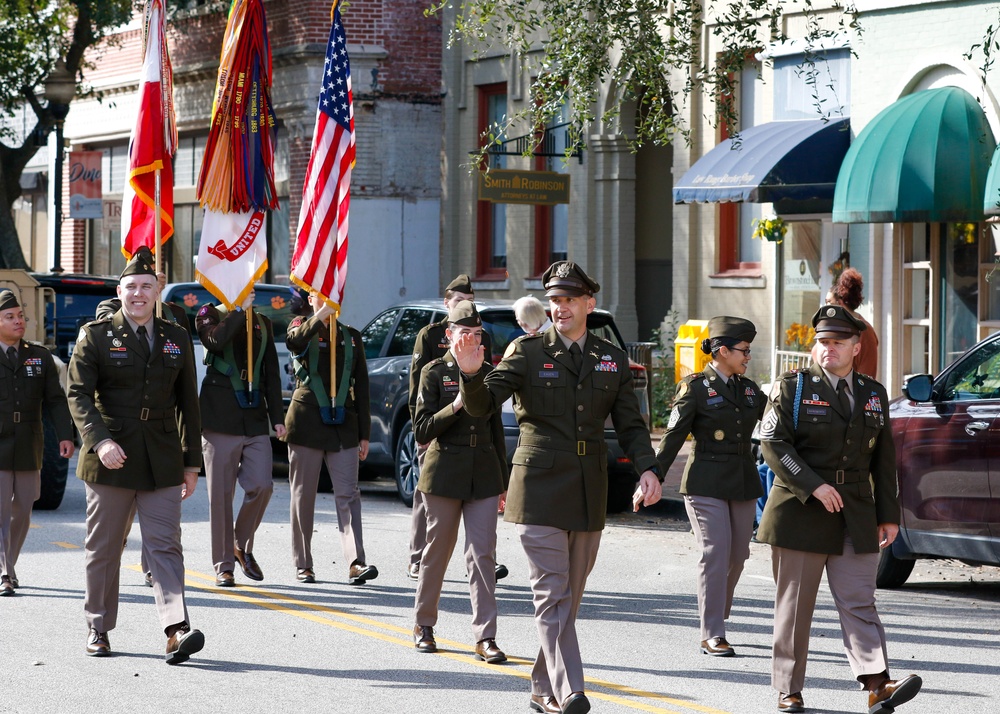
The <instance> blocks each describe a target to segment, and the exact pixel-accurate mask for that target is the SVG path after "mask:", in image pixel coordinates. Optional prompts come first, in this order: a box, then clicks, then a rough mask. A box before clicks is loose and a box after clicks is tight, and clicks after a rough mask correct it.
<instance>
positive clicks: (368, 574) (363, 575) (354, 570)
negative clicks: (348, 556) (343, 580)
mask: <svg viewBox="0 0 1000 714" xmlns="http://www.w3.org/2000/svg"><path fill="white" fill-rule="evenodd" d="M377 577H378V568H376V567H375V566H374V565H365V564H364V563H354V564H352V565H351V569H350V571H348V573H347V583H348V584H349V585H362V584H364V583H366V582H368V581H369V580H374V579H375V578H377Z"/></svg>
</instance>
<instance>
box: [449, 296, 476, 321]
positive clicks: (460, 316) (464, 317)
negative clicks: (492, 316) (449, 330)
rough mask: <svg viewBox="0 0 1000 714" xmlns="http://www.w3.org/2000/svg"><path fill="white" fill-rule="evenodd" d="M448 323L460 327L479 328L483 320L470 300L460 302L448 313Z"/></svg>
mask: <svg viewBox="0 0 1000 714" xmlns="http://www.w3.org/2000/svg"><path fill="white" fill-rule="evenodd" d="M448 322H449V323H450V324H452V325H461V326H462V327H479V326H480V325H482V324H483V318H481V317H480V316H479V310H477V309H476V303H474V302H472V301H470V300H462V301H461V302H460V303H458V304H457V305H455V307H453V308H452V309H451V310H449V311H448Z"/></svg>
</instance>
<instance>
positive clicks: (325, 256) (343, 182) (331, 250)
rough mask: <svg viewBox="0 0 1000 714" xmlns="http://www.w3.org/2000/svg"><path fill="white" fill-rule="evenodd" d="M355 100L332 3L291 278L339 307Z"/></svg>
mask: <svg viewBox="0 0 1000 714" xmlns="http://www.w3.org/2000/svg"><path fill="white" fill-rule="evenodd" d="M354 157H355V147H354V102H353V96H352V94H351V66H350V63H349V61H348V59H347V38H346V37H345V35H344V26H343V24H342V23H341V20H340V3H339V2H337V3H335V4H334V8H333V26H332V27H331V28H330V42H329V45H328V46H327V48H326V64H325V65H324V68H323V86H322V87H321V88H320V93H319V106H318V108H317V111H316V132H315V134H314V135H313V143H312V155H311V156H310V158H309V166H308V167H307V168H306V180H305V186H303V188H302V209H301V212H300V213H299V229H298V234H297V237H296V240H295V253H294V255H293V256H292V269H291V279H292V281H293V282H295V283H297V284H298V285H301V286H302V287H304V288H306V289H307V290H315V291H316V292H318V293H319V294H320V295H322V296H323V297H324V298H326V299H327V300H328V301H329V302H332V303H334V305H335V306H336V307H337V308H339V307H340V303H341V300H343V297H344V283H345V280H346V278H347V213H348V208H349V207H350V203H351V169H352V168H353V167H354Z"/></svg>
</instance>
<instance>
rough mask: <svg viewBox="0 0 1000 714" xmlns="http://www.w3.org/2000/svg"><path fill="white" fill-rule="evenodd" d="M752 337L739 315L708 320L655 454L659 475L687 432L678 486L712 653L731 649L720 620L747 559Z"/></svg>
mask: <svg viewBox="0 0 1000 714" xmlns="http://www.w3.org/2000/svg"><path fill="white" fill-rule="evenodd" d="M756 335H757V329H756V328H755V327H754V324H753V323H752V322H750V321H749V320H744V319H743V318H740V317H729V316H725V315H723V316H720V317H713V318H712V319H711V320H709V321H708V338H707V339H705V340H704V341H703V342H702V345H701V349H702V351H704V352H705V354H710V355H712V361H711V363H710V364H708V365H706V366H705V369H704V371H702V372H697V373H695V374H691V375H688V376H687V377H684V378H683V379H682V380H681V381H680V383H679V384H678V385H677V395H676V397H675V398H674V404H673V409H672V410H671V412H670V419H669V421H668V422H667V431H666V433H665V434H664V435H663V439H662V440H661V441H660V447H659V449H658V450H657V455H656V456H657V459H658V460H659V463H660V470H661V471H662V472H663V473H666V472H667V469H669V468H670V465H671V464H672V463H673V462H674V459H675V458H677V453H678V452H679V451H680V449H681V446H682V445H683V444H684V441H685V439H687V437H688V435H689V434H690V435H692V436H693V437H694V446H693V447H692V448H691V454H690V456H689V457H688V461H687V465H686V466H685V467H684V477H683V479H682V480H681V489H680V490H681V493H682V494H684V506H685V508H686V509H687V512H688V518H689V520H690V521H691V527H692V529H693V531H694V535H695V538H696V539H697V540H698V542H699V545H701V549H702V558H701V561H700V562H699V563H698V612H699V615H700V618H701V651H702V653H704V654H707V655H712V656H714V657H731V656H733V655H734V654H736V653H735V651H734V650H733V648H732V646H731V645H730V644H729V642H728V640H727V639H726V620H727V619H729V613H730V610H731V609H732V606H733V593H734V592H735V590H736V584H737V583H738V582H739V579H740V574H741V573H742V572H743V564H744V562H745V561H746V559H747V558H749V557H750V537H751V535H752V534H753V521H754V515H755V514H756V506H757V503H756V500H757V498H758V497H759V496H760V494H761V486H760V479H759V478H758V475H757V467H756V464H755V459H754V456H753V454H752V453H751V452H750V435H751V433H752V432H753V428H754V425H755V424H756V423H757V421H758V420H759V419H760V417H761V416H762V415H763V413H764V404H765V401H764V397H763V395H761V393H760V387H758V386H757V384H756V383H755V382H754V381H753V380H752V379H748V378H747V377H746V371H747V366H748V365H749V363H750V343H751V342H753V338H754V337H755V336H756Z"/></svg>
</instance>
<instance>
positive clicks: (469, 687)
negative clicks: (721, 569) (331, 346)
mask: <svg viewBox="0 0 1000 714" xmlns="http://www.w3.org/2000/svg"><path fill="white" fill-rule="evenodd" d="M362 488H363V491H364V505H363V509H364V532H365V545H366V549H367V551H368V560H369V562H370V563H373V564H375V565H377V566H378V568H379V570H380V571H381V574H380V576H379V578H378V579H377V580H375V581H373V582H371V583H369V584H367V585H363V586H350V585H348V584H347V582H346V579H347V563H345V562H343V560H342V557H341V552H340V542H339V536H338V533H337V526H336V516H335V511H334V506H333V496H332V494H321V495H320V497H319V501H318V505H317V519H316V520H317V525H316V533H315V535H314V553H315V555H316V571H317V577H318V578H319V582H318V583H317V584H315V585H302V584H300V583H298V582H296V580H295V577H294V576H295V570H294V568H293V567H292V563H291V545H290V536H289V527H288V482H287V480H284V479H278V480H276V481H275V492H274V497H273V499H272V501H271V505H270V507H269V509H268V513H267V516H266V519H265V522H264V524H263V525H262V527H261V529H260V531H259V532H258V536H257V543H256V546H255V549H254V550H255V555H256V556H257V559H258V561H259V562H260V564H261V566H262V568H263V570H264V574H265V578H266V579H265V581H264V582H262V583H259V584H258V583H251V581H248V580H247V579H246V578H245V577H243V575H242V573H240V572H239V571H238V570H237V575H236V579H237V582H238V583H239V586H238V587H236V588H234V589H220V588H216V587H215V584H214V574H213V570H212V563H211V558H210V555H209V554H210V544H209V531H208V522H207V521H208V510H207V509H208V501H207V496H206V491H205V488H204V480H202V482H201V483H200V484H199V487H198V491H197V493H196V494H195V495H194V496H193V497H192V498H191V499H190V500H188V501H187V502H185V505H184V549H185V562H186V567H187V593H188V607H189V610H190V615H191V621H192V624H193V625H194V626H195V627H197V628H200V629H201V630H203V631H204V632H205V635H206V639H207V642H206V646H205V649H204V651H203V652H201V653H200V654H199V655H197V656H195V657H194V658H193V659H192V660H191V661H190V662H188V663H186V664H183V665H180V666H176V667H170V666H167V665H166V664H165V663H164V661H163V648H164V645H165V637H164V636H163V634H162V631H161V630H160V628H159V626H158V623H157V620H156V613H155V610H154V607H153V602H152V591H151V590H150V589H148V588H146V587H145V586H144V585H143V582H142V574H141V572H140V569H139V566H138V565H137V563H138V559H139V534H138V532H137V531H138V529H136V532H134V533H133V534H132V537H131V538H130V541H129V545H128V548H127V550H126V553H125V558H124V561H123V568H122V574H121V611H120V615H119V626H118V628H117V629H115V630H113V631H112V632H111V633H110V639H111V646H112V649H113V650H114V656H113V657H111V658H107V659H94V658H90V657H87V656H85V655H84V646H85V643H86V634H87V631H86V624H85V621H84V618H83V610H82V608H83V584H84V575H83V550H82V546H83V542H84V534H85V527H84V514H85V502H84V489H83V486H82V484H81V483H80V482H79V481H77V480H76V479H75V478H73V477H72V474H71V477H70V484H69V488H68V491H67V494H66V499H65V501H64V503H63V506H62V507H61V508H60V509H59V510H58V511H54V512H41V513H36V514H35V519H34V527H33V528H32V530H31V532H30V534H29V536H28V541H27V543H26V545H25V549H24V552H23V553H22V556H21V559H20V562H19V563H18V575H19V577H20V581H21V588H20V590H18V594H17V595H16V596H15V597H11V598H2V599H0V662H2V663H3V665H2V667H0V711H2V712H31V713H34V712H83V711H100V712H153V711H155V712H240V713H241V714H248V713H251V712H271V711H275V710H277V711H290V712H297V711H316V712H414V713H417V714H420V713H423V712H445V713H450V712H472V711H475V712H527V711H528V707H527V703H528V694H529V692H530V689H529V687H530V683H529V681H528V674H529V672H530V663H531V661H532V659H533V657H534V654H535V652H536V651H537V637H536V632H535V628H534V622H533V619H532V605H531V595H530V590H529V588H528V582H527V577H526V571H527V568H526V563H525V558H524V555H523V553H522V551H521V548H520V546H519V544H518V542H517V538H516V534H515V532H514V528H513V526H511V525H510V524H507V523H501V524H500V526H499V546H498V553H499V560H500V561H501V562H503V563H505V564H506V565H507V566H508V567H509V569H510V571H511V574H510V576H509V577H508V578H507V579H505V580H503V581H501V582H500V584H499V586H498V588H497V594H498V598H499V601H500V623H499V635H498V640H497V641H498V644H499V645H500V647H501V648H502V649H504V650H505V651H506V652H507V654H508V656H509V657H510V658H511V659H510V662H509V663H507V664H505V665H499V666H497V665H487V664H485V663H483V662H479V661H477V660H475V659H474V658H473V657H472V654H471V653H472V648H473V646H474V642H472V641H471V628H470V625H469V620H470V617H469V603H468V590H467V586H466V582H465V578H464V573H463V567H462V560H461V557H460V554H456V555H455V556H454V557H453V560H452V566H451V568H450V569H449V571H448V578H447V581H446V583H445V590H444V593H443V596H442V601H441V617H440V621H439V623H438V626H437V628H436V634H437V636H438V644H439V647H440V648H441V652H439V653H438V654H434V655H429V654H421V653H418V652H416V651H415V650H414V648H413V644H412V639H411V636H410V631H411V628H412V625H413V619H412V618H413V616H412V608H413V591H414V582H413V581H411V580H409V579H407V578H406V576H405V567H406V563H407V540H408V535H407V534H408V529H409V510H408V509H407V508H405V507H404V506H403V505H402V504H401V503H400V502H399V500H398V499H397V498H396V495H395V490H394V487H392V486H391V484H390V482H388V481H378V482H371V483H363V484H362ZM237 498H238V499H239V498H241V494H240V493H239V492H238V496H237ZM460 544H461V540H460ZM697 559H698V553H697V552H696V550H695V547H694V542H693V538H692V536H691V535H690V534H689V530H688V524H687V520H686V517H685V516H684V512H683V508H682V507H681V506H680V504H679V503H678V502H677V501H668V502H666V503H664V504H663V505H660V506H657V507H655V508H653V509H649V510H647V511H645V512H644V513H642V514H641V515H631V514H622V515H616V516H613V517H611V518H610V519H609V523H608V527H607V529H606V530H605V532H604V537H603V541H602V545H601V553H600V556H599V558H598V561H597V566H596V568H595V570H594V572H593V574H592V575H591V578H590V582H589V587H588V591H587V595H586V597H585V598H584V601H583V606H582V608H581V610H580V616H579V621H578V630H579V636H580V641H581V648H582V652H583V658H584V662H585V669H586V674H587V676H588V683H587V687H588V695H589V696H590V699H591V702H592V703H593V706H594V711H596V712H607V713H608V714H621V713H624V712H635V711H643V712H670V713H675V714H690V713H691V712H700V713H702V714H723V713H726V712H729V713H733V714H738V713H744V712H774V711H776V694H775V693H774V692H773V691H772V690H771V689H770V686H769V685H770V639H771V618H772V611H773V601H772V597H773V586H772V582H771V577H770V555H769V552H768V547H767V546H765V545H758V544H754V545H753V547H752V555H751V559H750V561H749V562H748V563H747V569H746V571H745V573H744V576H743V580H742V582H741V584H740V587H739V589H738V591H737V600H736V605H735V608H734V610H735V611H734V614H733V617H732V619H731V621H730V628H729V633H728V634H729V640H730V642H732V643H733V645H734V647H735V648H736V650H737V653H738V656H737V657H735V658H729V659H715V658H710V657H707V656H705V655H702V654H700V652H699V649H698V643H699V639H700V637H699V634H698V628H697V603H696V601H695V595H694V593H695V566H696V562H697ZM878 597H879V610H880V612H881V615H882V618H883V621H884V622H885V625H886V629H887V631H888V636H889V655H890V659H891V661H892V662H893V664H894V669H893V670H892V674H894V675H897V676H901V675H904V674H907V673H910V672H914V673H918V674H920V675H921V676H922V677H923V678H924V689H923V691H922V692H921V694H920V695H919V696H918V697H917V698H916V699H915V700H914V701H913V702H911V703H910V704H907V705H905V706H903V707H900V709H899V710H898V711H900V712H903V713H904V714H911V713H912V714H918V713H920V712H924V713H934V714H937V713H939V712H959V711H961V712H983V713H984V714H985V713H989V712H997V711H1000V697H998V696H997V695H996V690H997V685H996V682H997V680H996V679H994V677H996V676H997V675H998V674H1000V658H998V657H997V652H998V651H1000V648H998V645H1000V634H998V629H1000V628H998V621H1000V617H998V607H997V605H998V602H1000V571H998V570H996V569H990V568H975V567H969V566H966V565H963V564H960V563H954V562H945V563H918V565H917V569H916V571H915V573H914V575H913V576H912V577H911V579H910V582H909V583H908V584H907V586H906V587H904V588H903V589H901V590H897V591H880V592H879V596H878ZM804 696H805V703H806V706H807V708H808V711H810V712H827V713H831V714H841V713H848V712H866V711H867V699H866V696H865V695H864V694H862V693H861V692H859V691H858V690H857V688H856V685H855V684H854V682H853V679H852V677H851V673H850V669H849V667H848V665H847V661H846V658H845V656H844V654H843V650H842V644H841V640H840V631H839V627H838V626H837V620H836V612H835V610H834V608H833V605H832V601H831V598H830V596H829V594H828V593H827V592H823V591H821V594H820V604H819V607H818V611H817V616H816V620H815V622H814V625H813V638H812V649H811V652H810V663H809V670H808V674H807V683H806V689H805V690H804Z"/></svg>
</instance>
